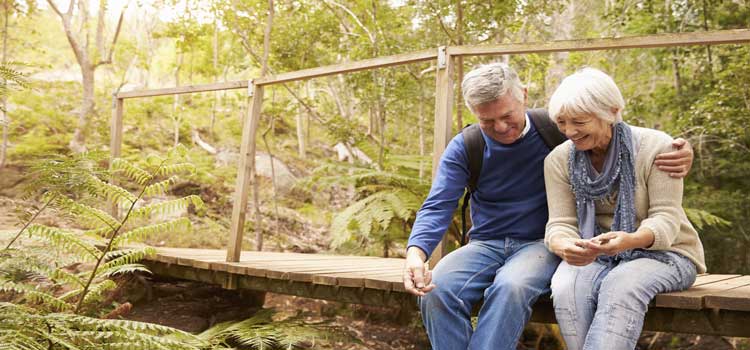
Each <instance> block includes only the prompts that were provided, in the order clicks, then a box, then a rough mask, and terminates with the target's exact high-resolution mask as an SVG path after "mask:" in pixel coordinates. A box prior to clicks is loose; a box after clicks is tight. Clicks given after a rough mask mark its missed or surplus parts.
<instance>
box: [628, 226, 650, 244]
mask: <svg viewBox="0 0 750 350" xmlns="http://www.w3.org/2000/svg"><path fill="white" fill-rule="evenodd" d="M629 236H630V241H631V242H630V245H631V248H630V249H636V248H641V249H645V248H648V247H650V246H652V245H653V244H654V233H653V232H652V231H651V230H650V229H648V228H639V229H638V231H636V232H635V233H633V234H632V235H629Z"/></svg>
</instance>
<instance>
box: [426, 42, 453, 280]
mask: <svg viewBox="0 0 750 350" xmlns="http://www.w3.org/2000/svg"><path fill="white" fill-rule="evenodd" d="M437 61H438V64H437V74H436V91H435V137H434V139H433V144H432V178H433V179H434V178H435V175H436V174H437V169H438V165H439V164H440V157H441V156H442V155H443V151H444V150H445V147H446V146H448V142H450V140H451V136H452V135H453V129H452V125H453V100H454V98H453V58H452V57H451V56H450V55H449V54H448V52H447V47H445V46H441V47H439V48H438V59H437ZM447 243H448V239H447V237H446V236H445V235H443V240H442V241H441V242H440V244H438V246H437V248H435V251H434V252H433V253H432V257H431V258H430V267H434V266H435V264H437V262H438V261H440V259H442V258H443V255H445V250H446V245H447Z"/></svg>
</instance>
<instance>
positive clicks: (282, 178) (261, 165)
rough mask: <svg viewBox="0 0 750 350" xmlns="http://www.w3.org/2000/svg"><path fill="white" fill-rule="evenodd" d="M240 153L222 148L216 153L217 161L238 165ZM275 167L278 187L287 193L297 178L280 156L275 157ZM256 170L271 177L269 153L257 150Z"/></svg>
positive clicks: (221, 163) (222, 163) (259, 174)
mask: <svg viewBox="0 0 750 350" xmlns="http://www.w3.org/2000/svg"><path fill="white" fill-rule="evenodd" d="M238 161H239V153H237V152H231V151H227V150H221V151H219V152H218V153H217V154H216V163H217V164H219V165H222V166H227V165H235V166H236V165H237V162H238ZM273 168H274V172H275V173H276V189H277V190H278V191H279V192H281V193H285V192H288V191H289V190H290V189H291V188H292V186H293V185H294V183H295V181H297V178H296V177H295V176H294V174H292V172H291V171H290V170H289V167H288V166H287V165H286V164H284V162H282V161H281V160H279V158H276V157H273ZM255 170H256V171H257V173H258V176H263V177H266V178H269V179H270V178H271V174H272V172H271V157H270V156H269V155H268V154H267V153H260V152H257V153H256V154H255Z"/></svg>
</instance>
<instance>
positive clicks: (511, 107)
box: [474, 89, 526, 145]
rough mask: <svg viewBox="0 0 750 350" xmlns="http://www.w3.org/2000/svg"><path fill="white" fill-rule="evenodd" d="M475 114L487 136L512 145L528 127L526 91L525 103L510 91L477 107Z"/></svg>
mask: <svg viewBox="0 0 750 350" xmlns="http://www.w3.org/2000/svg"><path fill="white" fill-rule="evenodd" d="M474 113H475V114H476V116H477V118H478V119H479V127H480V128H481V129H482V131H484V133H485V134H487V136H489V137H491V138H492V139H493V140H495V141H497V142H500V143H502V144H506V145H507V144H511V143H513V142H515V141H516V140H518V138H519V137H520V136H521V132H523V128H524V127H525V126H526V89H524V90H523V102H522V101H518V100H517V99H516V98H515V97H513V95H512V94H511V92H510V91H508V92H507V93H505V94H504V95H502V96H500V97H499V98H498V99H497V100H495V101H490V102H485V103H482V104H480V105H478V106H475V107H474Z"/></svg>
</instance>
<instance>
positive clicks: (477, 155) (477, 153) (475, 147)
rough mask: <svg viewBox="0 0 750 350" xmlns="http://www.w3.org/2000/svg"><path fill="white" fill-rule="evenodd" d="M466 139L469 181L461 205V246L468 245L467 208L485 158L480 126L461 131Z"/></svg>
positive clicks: (472, 126) (471, 126) (469, 126)
mask: <svg viewBox="0 0 750 350" xmlns="http://www.w3.org/2000/svg"><path fill="white" fill-rule="evenodd" d="M461 134H462V135H463V137H464V149H465V150H466V156H467V157H468V161H469V164H468V166H469V181H468V183H467V184H466V194H464V201H463V204H462V205H461V245H464V244H465V243H466V234H467V232H466V208H467V207H468V206H469V201H470V200H471V194H472V193H474V191H475V190H476V189H477V185H478V183H479V173H480V172H481V171H482V158H483V156H484V146H485V143H484V137H482V130H481V129H479V124H469V125H467V126H465V127H464V128H463V130H461Z"/></svg>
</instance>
